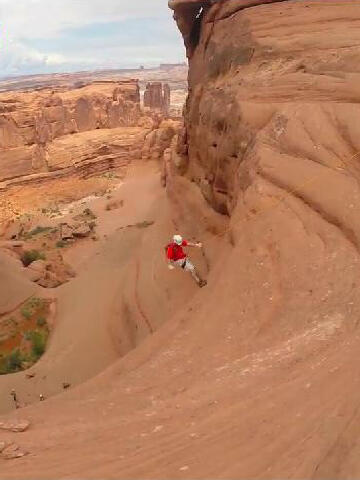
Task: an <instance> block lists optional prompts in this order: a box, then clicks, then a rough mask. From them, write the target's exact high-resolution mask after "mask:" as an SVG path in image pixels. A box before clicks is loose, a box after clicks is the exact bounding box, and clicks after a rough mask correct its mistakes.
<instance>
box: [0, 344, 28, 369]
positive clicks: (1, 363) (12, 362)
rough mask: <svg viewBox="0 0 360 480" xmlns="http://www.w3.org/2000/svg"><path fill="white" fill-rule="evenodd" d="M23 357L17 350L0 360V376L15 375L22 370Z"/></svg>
mask: <svg viewBox="0 0 360 480" xmlns="http://www.w3.org/2000/svg"><path fill="white" fill-rule="evenodd" d="M23 360H24V359H23V356H22V355H21V353H20V350H19V349H16V350H13V351H12V352H11V353H9V354H8V355H5V356H3V357H2V358H1V360H0V375H5V374H7V373H16V372H20V371H21V370H22V363H23Z"/></svg>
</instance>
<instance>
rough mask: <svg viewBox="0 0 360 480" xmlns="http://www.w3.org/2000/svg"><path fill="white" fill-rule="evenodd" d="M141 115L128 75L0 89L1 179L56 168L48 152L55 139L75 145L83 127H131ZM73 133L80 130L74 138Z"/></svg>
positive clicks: (91, 128)
mask: <svg viewBox="0 0 360 480" xmlns="http://www.w3.org/2000/svg"><path fill="white" fill-rule="evenodd" d="M140 116H141V111H140V93H139V87H138V84H137V82H136V81H131V80H129V81H124V82H119V83H113V82H96V83H93V84H91V85H88V86H85V87H83V88H75V89H72V90H68V89H61V88H59V89H57V90H50V89H48V90H47V89H45V90H40V91H35V92H26V93H25V92H24V93H13V92H9V93H3V94H1V95H0V182H1V181H5V180H11V179H14V178H18V177H24V176H27V175H32V174H36V173H46V172H51V171H54V170H55V168H54V163H55V164H56V160H53V157H52V154H53V150H54V148H56V147H55V146H54V141H55V140H56V139H60V138H66V139H67V140H66V142H67V143H71V142H72V141H74V148H76V145H77V144H78V143H80V142H81V136H79V135H81V134H83V133H84V132H89V131H93V130H98V129H113V128H119V127H130V126H131V127H135V126H137V124H138V121H139V119H140ZM74 134H77V135H78V136H77V137H76V136H75V139H74V140H72V138H73V137H72V136H73V135H74ZM70 139H71V140H70ZM79 140H80V142H79ZM85 142H86V141H85ZM61 153H62V152H61V151H59V152H58V155H60V154H61ZM93 156H94V157H95V153H94V154H93ZM67 157H69V161H68V162H67V164H66V166H71V165H72V163H71V160H70V157H71V153H69V154H68V155H67ZM89 157H91V152H90V154H89ZM63 163H64V164H65V163H66V160H65V161H64V162H63Z"/></svg>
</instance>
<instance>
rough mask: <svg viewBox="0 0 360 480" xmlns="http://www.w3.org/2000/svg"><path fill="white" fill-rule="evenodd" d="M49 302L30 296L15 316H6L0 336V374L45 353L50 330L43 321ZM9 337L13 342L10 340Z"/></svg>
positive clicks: (27, 365)
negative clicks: (2, 333) (2, 332)
mask: <svg viewBox="0 0 360 480" xmlns="http://www.w3.org/2000/svg"><path fill="white" fill-rule="evenodd" d="M48 303H49V302H48V300H46V299H42V298H38V297H31V298H29V299H28V300H27V301H26V302H25V303H24V304H23V305H22V307H21V308H20V311H19V312H18V317H15V316H11V317H9V318H8V319H6V320H5V322H6V324H4V326H6V327H7V329H5V330H4V333H5V335H4V338H0V343H1V350H2V352H1V353H0V375H5V374H9V373H16V372H19V371H21V370H25V369H27V368H29V367H31V366H32V365H33V364H34V363H36V362H37V361H38V360H39V358H40V357H41V356H42V355H43V354H44V352H45V350H46V344H47V340H48V337H49V332H50V330H49V326H48V323H47V321H46V316H47V314H48V311H49V308H48ZM19 314H20V315H21V316H22V317H23V318H22V319H21V317H20V315H19ZM12 338H15V343H14V341H13V342H10V343H9V340H10V339H12Z"/></svg>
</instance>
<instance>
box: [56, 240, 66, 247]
mask: <svg viewBox="0 0 360 480" xmlns="http://www.w3.org/2000/svg"><path fill="white" fill-rule="evenodd" d="M65 246H66V243H65V242H64V240H58V241H57V242H56V247H57V248H64V247H65Z"/></svg>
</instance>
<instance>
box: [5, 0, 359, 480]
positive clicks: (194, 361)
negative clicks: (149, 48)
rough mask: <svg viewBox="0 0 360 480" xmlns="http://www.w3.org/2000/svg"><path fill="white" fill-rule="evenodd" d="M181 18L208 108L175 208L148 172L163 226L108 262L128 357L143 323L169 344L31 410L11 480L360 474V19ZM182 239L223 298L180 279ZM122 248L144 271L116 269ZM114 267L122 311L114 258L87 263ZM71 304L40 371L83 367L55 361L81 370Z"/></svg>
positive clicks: (186, 137)
mask: <svg viewBox="0 0 360 480" xmlns="http://www.w3.org/2000/svg"><path fill="white" fill-rule="evenodd" d="M171 5H172V7H173V8H175V14H176V18H177V21H178V23H179V26H180V28H181V30H182V32H183V33H184V36H185V41H186V44H187V48H188V55H189V59H190V77H189V80H190V85H189V88H190V92H189V93H190V95H189V99H188V102H187V109H186V118H185V131H184V132H182V133H181V134H180V135H179V136H178V145H177V147H176V149H175V153H174V154H173V155H170V154H169V152H168V151H167V153H166V187H167V194H168V199H167V200H166V199H165V195H164V196H163V197H162V195H161V193H159V190H158V188H160V187H159V186H158V182H155V181H154V177H151V176H150V177H149V179H150V180H149V184H148V188H147V189H146V191H147V195H148V197H147V202H148V206H146V204H145V201H144V199H142V202H141V203H143V205H142V208H143V209H144V210H143V211H146V210H147V208H148V212H151V215H152V218H153V220H155V224H153V225H152V227H151V228H149V229H147V230H146V231H144V232H143V234H141V233H140V234H139V233H138V232H136V233H135V237H136V238H134V239H132V238H131V237H128V236H127V235H128V233H127V232H126V231H123V234H121V238H120V236H113V237H112V238H111V239H109V241H110V243H109V244H107V245H106V247H107V248H109V247H110V250H109V249H107V250H105V251H106V252H107V253H106V254H104V255H105V256H106V257H108V256H109V257H112V256H113V257H112V258H111V260H114V261H117V262H118V263H117V265H118V266H119V270H120V269H121V271H122V272H123V268H122V267H123V266H126V267H128V268H129V270H128V271H127V270H126V274H125V273H124V272H123V273H122V275H124V277H122V279H121V281H122V282H124V285H119V291H120V292H125V293H126V296H125V297H123V298H122V299H121V302H120V304H115V307H117V309H115V313H116V314H117V315H114V311H112V310H111V309H109V310H108V311H107V315H106V318H105V319H104V322H109V319H112V321H113V322H114V323H112V326H113V328H115V329H116V328H118V329H117V330H116V332H117V334H118V335H119V337H117V338H118V341H120V339H121V338H122V332H123V330H122V329H125V330H124V331H125V332H127V333H129V332H132V329H131V328H129V325H134V322H135V321H136V319H142V321H143V323H142V326H145V325H150V326H151V329H150V328H149V330H148V332H149V333H151V330H154V331H155V330H157V331H156V332H155V333H154V335H151V336H148V337H147V338H146V340H145V341H144V342H142V343H141V344H140V345H138V344H137V345H138V346H137V348H135V349H133V350H132V351H131V352H130V353H128V354H127V355H126V356H124V357H123V358H122V359H120V360H119V361H117V362H115V363H114V365H113V366H111V367H110V368H108V369H107V370H106V371H104V372H102V373H101V374H100V375H98V376H96V377H94V378H93V379H92V380H90V381H89V382H87V383H85V384H83V385H81V386H79V387H78V388H76V389H73V390H70V391H68V392H67V393H66V394H64V395H59V396H57V397H53V398H50V399H49V400H47V401H46V402H42V404H40V405H38V406H32V407H29V408H27V409H24V410H22V411H21V413H22V416H23V417H26V418H29V419H30V420H31V422H32V425H31V427H30V428H29V429H28V430H27V431H26V432H24V433H21V436H20V434H15V433H14V434H10V433H9V434H8V435H7V437H6V438H5V440H6V441H16V442H17V443H18V444H19V447H20V448H21V449H23V450H25V451H29V452H30V453H33V454H34V455H33V456H31V455H28V456H25V457H24V458H20V459H17V460H14V461H11V462H10V461H5V460H3V459H1V457H0V462H2V463H1V464H0V465H1V470H0V472H1V473H0V476H2V477H3V478H7V479H9V478H14V479H15V478H16V479H18V478H74V477H86V478H134V479H139V478H154V479H155V478H156V479H160V478H164V479H165V478H180V479H190V478H191V479H201V478H223V479H235V478H236V479H238V478H262V479H273V478H297V479H303V478H319V479H328V478H339V479H340V478H358V477H359V475H360V461H359V458H360V457H359V453H360V442H359V438H358V437H359V435H358V432H359V427H360V417H359V404H360V388H359V386H360V372H359V368H358V357H359V348H360V335H359V318H360V221H359V214H358V212H359V211H360V187H359V184H360V168H359V157H360V153H358V152H359V151H360V135H359V133H360V132H359V128H360V127H359V122H358V121H357V118H358V115H359V113H360V109H359V103H358V99H359V98H360V82H359V79H360V75H359V73H360V71H359V70H360V67H359V65H360V62H359V60H360V28H359V27H360V4H359V2H358V0H285V1H282V2H266V1H265V0H264V1H260V0H259V1H255V0H254V1H251V0H249V1H245V0H244V1H241V0H236V1H235V0H234V1H233V0H224V1H221V2H211V1H206V0H203V1H201V2H199V1H197V0H195V1H192V0H188V1H186V0H177V1H176V0H175V1H174V2H171ZM184 12H185V13H184ZM177 170H178V173H181V174H182V175H177V174H176V173H177ZM134 182H135V184H136V183H137V180H136V178H134ZM139 185H141V182H140V183H139ZM134 187H135V188H134V191H138V192H142V193H144V192H145V190H144V189H141V188H140V189H136V186H134ZM130 198H132V197H131V196H130ZM134 199H136V201H138V198H137V197H134ZM139 208H140V207H139V205H138V206H137V208H136V209H135V210H136V211H139ZM174 230H176V231H180V232H181V233H183V234H184V235H185V236H188V237H190V238H199V239H202V240H203V241H204V245H205V251H204V256H203V257H201V256H200V253H199V252H197V254H198V255H199V256H196V253H195V254H194V257H193V258H194V259H195V262H196V263H197V264H198V265H199V266H200V268H201V270H202V272H203V273H204V274H205V273H207V278H208V286H207V287H206V288H204V289H202V290H199V289H197V288H196V287H195V285H193V284H192V283H191V279H190V278H188V277H187V276H184V274H183V272H181V271H175V272H170V271H168V270H167V269H166V266H165V264H164V259H163V252H160V250H161V247H162V245H163V244H164V243H165V241H166V240H167V238H168V237H169V236H170V234H171V233H173V231H174ZM120 232H122V231H120ZM122 235H123V236H122ZM132 240H133V241H132ZM123 242H125V243H126V242H130V243H131V245H132V248H131V254H132V255H133V257H132V260H131V261H130V263H129V264H127V261H128V260H127V259H126V258H123V257H122V256H121V258H120V254H119V257H117V248H118V247H119V246H121V245H124V243H123ZM136 242H138V243H136ZM120 251H121V253H123V250H120ZM144 252H146V254H144ZM117 258H118V260H116V259H117ZM98 268H99V271H101V275H100V276H99V279H100V280H101V282H100V286H101V292H102V295H105V296H106V295H109V297H111V296H112V295H115V294H116V288H115V289H114V283H113V282H112V281H110V282H108V279H107V278H106V276H105V273H104V270H103V269H106V260H105V259H104V258H100V259H99V261H98V262H93V263H91V262H89V271H90V270H92V269H94V271H95V272H96V270H97V269H98ZM110 271H111V272H112V273H111V274H112V275H114V277H113V278H114V279H115V278H118V277H117V272H116V271H115V272H114V271H113V270H112V269H111V270H110ZM84 277H85V280H86V282H90V280H89V278H88V277H86V276H85V275H84ZM114 281H115V280H114ZM79 282H80V280H79ZM125 284H126V285H125ZM77 288H79V290H80V287H79V284H78V287H77ZM68 289H69V290H68ZM92 289H93V290H92V291H91V292H92V293H95V291H96V288H95V287H94V285H92ZM65 290H66V292H67V295H66V292H65ZM104 290H105V292H108V293H106V294H104V292H103V291H104ZM72 295H74V292H71V287H70V285H69V284H68V285H67V286H66V289H64V300H63V301H64V303H63V306H62V309H63V310H62V315H63V316H62V317H61V319H60V323H61V335H58V336H57V333H56V330H55V332H54V337H53V343H52V344H51V345H50V349H49V351H48V352H47V354H45V356H44V357H43V358H42V360H41V364H39V367H41V369H42V371H45V370H46V369H48V368H49V365H50V366H51V362H54V363H57V365H59V364H60V363H61V362H64V363H63V365H64V364H65V363H66V352H65V353H64V355H63V358H58V357H54V350H53V348H54V349H56V348H59V346H60V345H61V347H62V346H63V345H64V344H65V340H64V339H65V338H67V336H69V337H68V338H69V339H70V341H71V344H70V347H69V349H70V350H71V355H72V357H71V360H73V359H74V358H76V354H75V353H74V345H75V344H79V343H76V342H78V339H79V338H80V334H81V332H82V330H83V328H84V320H83V318H82V317H81V311H82V310H81V302H82V301H83V299H81V301H78V302H77V303H76V309H77V310H76V313H77V316H76V317H75V318H71V320H73V322H70V320H69V319H70V316H71V309H70V304H71V300H70V299H72V298H73V296H72ZM101 298H104V297H103V296H102V297H101ZM116 298H118V297H116ZM93 302H94V298H93V295H91V306H92V305H95V302H94V303H93ZM131 302H133V303H131ZM134 305H135V306H134ZM91 306H90V307H89V306H87V307H86V308H85V310H84V311H85V312H88V311H89V310H91V311H92V307H91ZM111 313H112V314H111ZM96 318H97V322H95V320H94V321H93V322H92V323H91V326H93V325H96V328H99V330H100V331H103V330H101V322H100V320H99V316H97V317H96ZM117 319H118V323H117V322H116V320H117ZM159 320H160V321H159ZM74 322H75V323H74ZM147 322H149V323H147ZM70 323H71V325H72V326H73V328H72V329H70V328H69V324H70ZM153 325H155V328H154V327H153ZM161 325H162V326H161ZM77 327H78V328H77ZM96 331H97V330H96ZM98 336H99V335H97V337H98ZM124 337H125V338H128V337H127V336H126V334H124ZM73 339H75V340H73ZM130 340H131V335H130ZM130 343H131V342H130ZM135 343H136V342H134V343H133V344H132V345H134V344H135ZM52 345H54V347H52ZM85 345H86V347H87V348H88V349H90V342H89V343H85ZM117 345H118V344H117ZM59 350H61V348H59ZM64 351H65V348H64ZM84 353H86V352H84V351H81V352H79V358H80V362H79V365H80V367H79V375H81V374H82V371H81V370H82V369H83V368H84V364H86V362H85V361H84V358H83V355H84ZM112 353H114V352H112ZM114 356H115V355H114ZM47 358H48V360H47ZM47 362H49V363H47ZM54 363H53V364H54ZM74 368H76V366H75V367H74ZM58 371H60V368H59V370H58ZM88 373H89V372H88ZM6 381H7V382H8V384H7V388H9V387H10V385H9V383H10V380H8V379H7V380H6ZM46 381H47V380H45V381H44V383H46ZM41 382H42V380H41ZM49 382H50V381H49ZM35 385H38V384H35ZM22 388H24V384H22ZM27 388H28V389H30V387H27ZM49 388H50V387H49ZM34 391H36V389H34ZM37 393H39V392H38V391H37ZM16 435H18V436H17V437H16ZM64 459H66V460H67V461H66V462H65V461H64Z"/></svg>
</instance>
